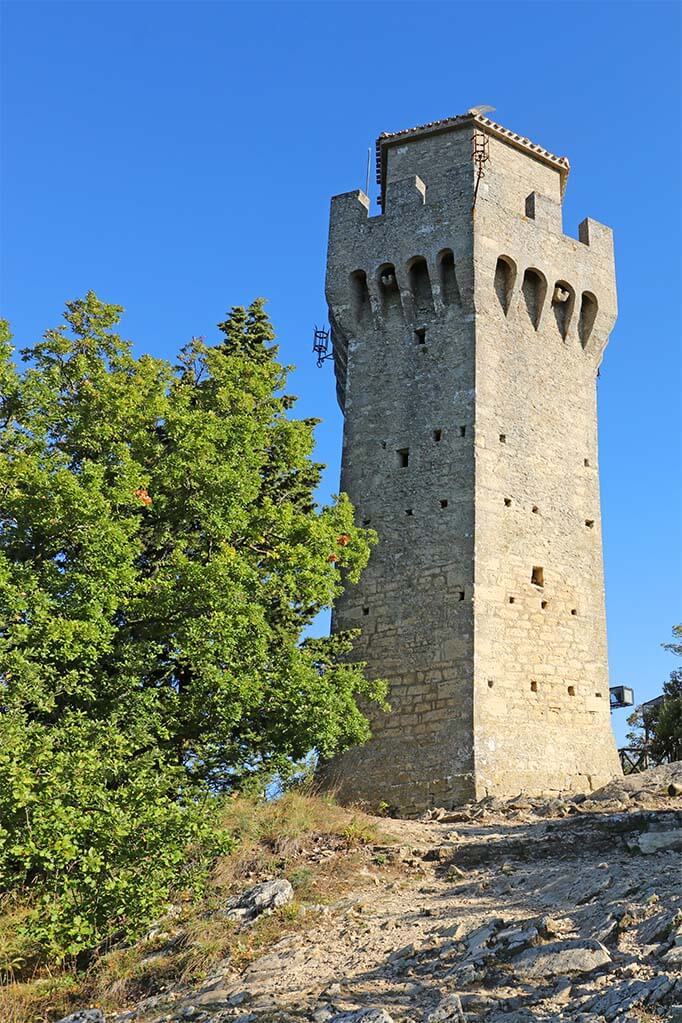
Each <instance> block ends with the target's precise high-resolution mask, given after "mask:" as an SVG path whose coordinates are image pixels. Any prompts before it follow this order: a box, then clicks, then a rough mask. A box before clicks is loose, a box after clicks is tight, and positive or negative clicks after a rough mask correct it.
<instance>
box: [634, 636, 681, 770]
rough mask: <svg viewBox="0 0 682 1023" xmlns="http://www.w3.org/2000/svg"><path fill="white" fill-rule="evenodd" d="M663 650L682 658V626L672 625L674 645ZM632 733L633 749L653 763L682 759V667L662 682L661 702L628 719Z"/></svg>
mask: <svg viewBox="0 0 682 1023" xmlns="http://www.w3.org/2000/svg"><path fill="white" fill-rule="evenodd" d="M663 648H664V649H665V650H669V651H670V653H672V654H675V655H676V656H677V657H682V625H675V626H673V642H672V643H664V644H663ZM628 724H630V725H632V726H633V727H634V728H635V731H633V732H630V733H628V739H629V740H630V741H631V743H632V745H633V746H636V747H638V748H639V749H643V748H644V747H646V748H647V750H648V751H649V752H650V753H651V755H652V757H653V758H654V759H655V760H661V761H669V760H680V759H682V667H678V668H674V669H673V670H672V671H671V672H670V678H669V679H668V681H667V682H664V683H663V693H662V698H661V700H660V702H658V703H657V704H655V705H654V706H653V707H648V708H646V709H644V708H642V707H638V708H637V709H636V711H635V712H634V713H633V714H632V715H631V716H630V717H629V718H628Z"/></svg>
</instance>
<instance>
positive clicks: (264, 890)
mask: <svg viewBox="0 0 682 1023" xmlns="http://www.w3.org/2000/svg"><path fill="white" fill-rule="evenodd" d="M293 897H294V889H293V888H292V887H291V885H290V884H289V882H288V881H287V880H286V878H283V877H282V878H278V879H277V880H275V881H265V882H264V883H263V884H257V885H255V886H254V887H253V888H249V889H248V891H246V892H243V893H242V894H241V895H238V896H236V897H235V898H233V899H230V901H229V902H228V904H227V911H226V914H225V915H226V916H227V918H228V920H244V921H248V920H254V919H255V918H256V917H257V916H260V915H261V913H271V912H272V911H273V910H274V909H277V907H278V906H285V905H286V904H287V902H291V900H292V899H293Z"/></svg>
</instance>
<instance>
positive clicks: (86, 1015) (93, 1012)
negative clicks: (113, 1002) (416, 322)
mask: <svg viewBox="0 0 682 1023" xmlns="http://www.w3.org/2000/svg"><path fill="white" fill-rule="evenodd" d="M57 1023H105V1019H104V1013H103V1012H102V1010H101V1009H79V1010H78V1012H72V1013H71V1014H70V1015H69V1016H64V1017H63V1018H62V1019H60V1020H58V1021H57Z"/></svg>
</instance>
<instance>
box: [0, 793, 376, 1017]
mask: <svg viewBox="0 0 682 1023" xmlns="http://www.w3.org/2000/svg"><path fill="white" fill-rule="evenodd" d="M223 826H224V827H225V829H226V830H227V831H228V832H230V834H233V835H234V836H235V837H236V838H237V839H238V845H237V847H236V849H235V851H234V852H233V853H232V854H231V855H229V856H224V857H221V859H220V860H219V861H218V863H217V864H216V867H215V870H214V874H213V878H212V880H211V884H210V886H209V890H208V891H207V893H206V896H205V898H204V900H203V901H202V902H201V904H196V903H191V902H189V901H185V902H180V903H179V904H178V905H177V906H175V907H174V911H173V913H172V914H169V916H168V917H167V918H165V919H164V920H161V921H159V922H158V925H157V926H155V927H154V928H153V929H152V930H151V931H150V933H149V935H148V936H147V937H146V938H145V939H143V940H141V941H139V942H137V943H136V944H134V945H130V946H127V947H119V948H114V949H111V950H110V951H108V952H107V953H106V954H104V955H102V956H101V957H99V958H98V959H97V960H96V961H95V962H94V963H93V964H92V966H91V967H90V969H89V970H88V971H87V973H82V974H76V972H75V971H74V970H73V969H68V968H66V967H64V968H61V969H59V970H56V971H54V972H53V973H50V971H49V970H48V968H47V967H45V966H44V965H43V966H40V965H39V963H38V960H37V958H36V950H35V949H31V948H30V947H28V946H27V943H26V941H25V939H22V938H21V937H20V932H21V922H22V920H23V918H24V917H25V914H26V912H27V907H26V906H21V905H16V904H13V903H10V902H6V903H5V904H4V905H3V904H2V903H0V982H1V984H2V986H1V987H0V1020H2V1023H52V1021H54V1020H56V1019H59V1018H60V1017H61V1016H63V1015H65V1014H66V1013H68V1012H69V1011H73V1009H74V1008H77V1007H84V1006H86V1005H87V1006H93V1005H101V1006H102V1007H104V1008H105V1009H108V1010H115V1009H121V1008H125V1007H126V1006H129V1005H131V1004H134V1003H135V1002H136V1001H140V1000H141V999H142V998H146V997H148V996H150V995H154V994H158V993H160V992H162V991H165V990H169V989H170V988H172V987H180V988H182V987H184V986H191V985H193V984H199V983H201V981H202V980H203V979H205V978H206V977H207V976H209V975H210V974H211V972H212V971H213V970H214V969H215V967H216V965H217V964H218V963H220V962H221V961H223V960H226V959H228V958H229V960H230V965H231V966H233V967H234V968H236V969H241V968H242V967H243V966H245V965H246V964H247V963H248V962H250V961H251V960H252V959H254V958H255V957H256V956H258V955H259V954H261V953H262V952H263V951H264V950H265V949H267V948H268V946H270V945H271V944H273V943H274V942H275V941H277V940H279V938H281V937H282V935H283V934H284V933H290V932H292V931H296V930H302V929H303V928H305V927H309V926H311V925H312V924H314V923H315V914H309V913H303V912H301V909H302V906H303V905H305V904H306V903H315V904H325V903H331V902H334V901H335V900H336V899H338V898H340V897H341V896H342V895H343V894H344V893H345V892H347V891H348V890H349V889H350V888H351V887H354V886H355V885H357V878H358V871H359V870H360V869H361V867H362V865H363V864H365V863H366V862H367V860H368V852H367V850H366V848H365V847H366V846H367V845H368V844H370V843H372V842H375V841H378V840H379V841H382V842H387V841H390V837H389V836H387V835H386V834H381V835H380V834H379V833H378V831H377V827H376V821H375V820H373V819H372V818H370V817H368V816H367V815H366V814H364V813H362V812H361V811H357V810H348V809H346V808H344V807H340V806H338V805H337V804H336V803H335V802H334V801H333V799H331V798H329V797H328V796H324V795H316V794H313V793H304V792H299V791H295V792H290V793H287V794H286V795H284V796H282V798H281V799H277V800H273V801H271V802H263V801H257V800H254V799H248V798H244V797H237V798H234V799H232V800H230V801H229V802H228V803H227V805H226V807H225V811H224V816H223ZM273 877H286V878H288V880H289V881H290V882H291V884H292V886H293V888H294V893H295V899H294V902H292V903H290V904H289V905H287V906H283V907H281V908H280V909H279V910H277V911H276V912H275V913H274V914H273V915H272V916H267V917H261V918H260V920H258V921H257V922H256V924H255V925H253V926H252V927H250V928H248V929H246V930H243V931H239V929H238V928H237V927H236V926H235V925H234V924H233V923H231V922H230V921H228V920H226V919H225V918H224V916H223V915H222V914H221V913H219V910H221V909H222V908H224V906H225V903H226V901H227V899H228V898H229V897H230V896H231V895H233V894H234V893H235V892H239V891H241V890H243V889H244V888H246V887H248V886H249V885H250V884H256V883H258V882H259V881H264V880H269V879H270V878H273Z"/></svg>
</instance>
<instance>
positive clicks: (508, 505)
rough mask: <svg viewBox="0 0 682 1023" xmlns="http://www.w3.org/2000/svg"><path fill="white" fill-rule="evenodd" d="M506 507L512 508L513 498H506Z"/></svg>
mask: <svg viewBox="0 0 682 1023" xmlns="http://www.w3.org/2000/svg"><path fill="white" fill-rule="evenodd" d="M504 506H505V508H511V497H505V499H504Z"/></svg>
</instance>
